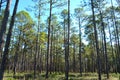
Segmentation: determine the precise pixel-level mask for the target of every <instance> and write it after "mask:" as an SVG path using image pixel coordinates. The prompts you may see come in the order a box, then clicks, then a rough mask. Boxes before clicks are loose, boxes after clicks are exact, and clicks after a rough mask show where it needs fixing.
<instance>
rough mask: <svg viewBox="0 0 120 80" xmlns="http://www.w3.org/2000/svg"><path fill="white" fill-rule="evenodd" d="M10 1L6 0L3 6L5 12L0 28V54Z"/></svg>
mask: <svg viewBox="0 0 120 80" xmlns="http://www.w3.org/2000/svg"><path fill="white" fill-rule="evenodd" d="M10 3H11V0H8V1H7V5H6V8H5V12H4V17H3V20H2V25H1V29H0V50H1V51H0V54H1V55H2V49H3V44H4V36H5V32H6V28H7V22H8V17H9V12H10V10H9V9H10Z"/></svg>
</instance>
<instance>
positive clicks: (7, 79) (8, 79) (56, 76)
mask: <svg viewBox="0 0 120 80" xmlns="http://www.w3.org/2000/svg"><path fill="white" fill-rule="evenodd" d="M119 77H120V74H114V73H111V74H110V79H109V80H119ZM33 79H34V77H33V73H17V74H16V77H14V78H13V73H5V74H4V79H3V80H33ZM35 80H65V77H64V73H52V74H49V78H48V79H45V73H41V74H40V73H37V75H36V79H35ZM69 80H98V75H97V73H83V76H82V77H80V74H79V73H69ZM102 80H107V79H106V75H105V74H103V75H102Z"/></svg>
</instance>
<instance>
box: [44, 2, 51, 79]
mask: <svg viewBox="0 0 120 80" xmlns="http://www.w3.org/2000/svg"><path fill="white" fill-rule="evenodd" d="M51 15H52V0H50V14H49V25H48V41H47V54H46V76H45V77H46V78H48V70H49V66H48V60H49V54H50V27H51Z"/></svg>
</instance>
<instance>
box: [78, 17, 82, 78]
mask: <svg viewBox="0 0 120 80" xmlns="http://www.w3.org/2000/svg"><path fill="white" fill-rule="evenodd" d="M81 46H82V45H81V23H80V18H79V65H80V76H81V77H82V55H81Z"/></svg>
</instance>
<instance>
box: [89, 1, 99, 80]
mask: <svg viewBox="0 0 120 80" xmlns="http://www.w3.org/2000/svg"><path fill="white" fill-rule="evenodd" d="M91 7H92V15H93V25H94V35H95V43H96V52H97V67H98V79H99V80H101V63H100V53H99V45H98V36H97V29H96V22H95V13H94V3H93V0H91Z"/></svg>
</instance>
